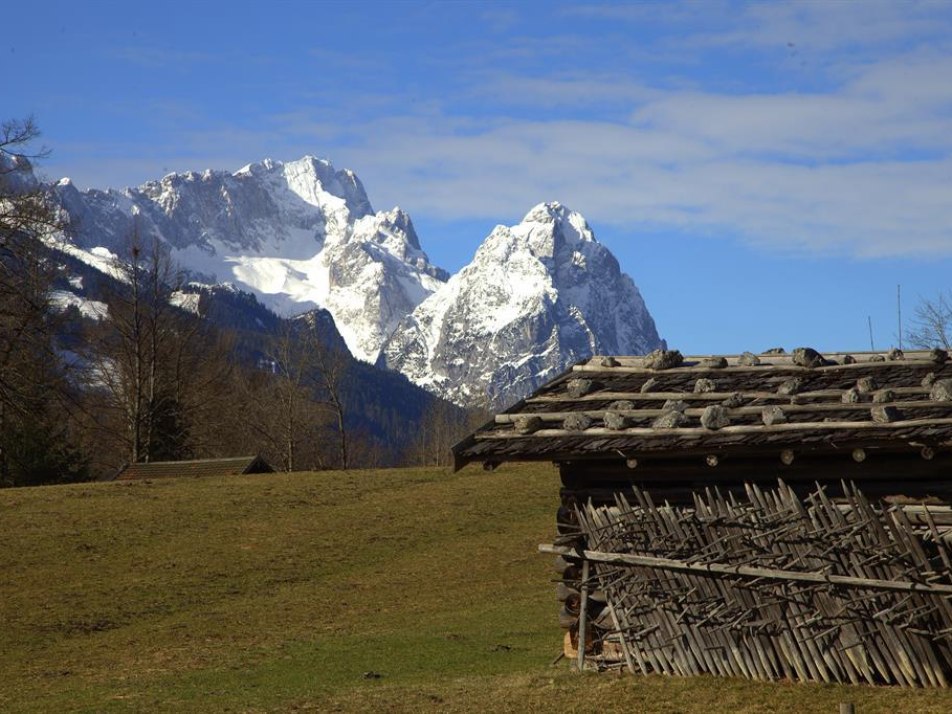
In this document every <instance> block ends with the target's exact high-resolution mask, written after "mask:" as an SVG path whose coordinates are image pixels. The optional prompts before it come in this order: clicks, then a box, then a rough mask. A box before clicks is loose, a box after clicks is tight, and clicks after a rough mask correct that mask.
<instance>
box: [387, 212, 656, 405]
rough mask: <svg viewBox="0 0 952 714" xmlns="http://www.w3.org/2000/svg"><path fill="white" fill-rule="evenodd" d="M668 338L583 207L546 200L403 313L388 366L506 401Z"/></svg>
mask: <svg viewBox="0 0 952 714" xmlns="http://www.w3.org/2000/svg"><path fill="white" fill-rule="evenodd" d="M661 344H662V342H661V340H660V338H659V337H658V333H657V331H656V329H655V325H654V321H653V320H652V319H651V316H650V314H649V313H648V310H647V308H646V307H645V304H644V301H643V300H642V298H641V295H640V293H639V292H638V288H637V287H636V286H635V284H634V282H633V281H632V280H631V278H630V277H628V276H627V275H625V274H624V273H622V272H621V270H620V269H619V267H618V261H617V260H616V259H615V257H614V256H613V255H612V254H611V252H610V251H609V250H608V249H607V248H606V247H605V246H603V245H601V244H600V243H598V242H597V241H596V240H595V236H594V234H593V233H592V231H591V228H589V226H588V223H587V222H586V221H585V218H584V217H582V215H581V214H579V213H576V212H574V211H572V210H570V209H569V208H567V207H565V206H563V205H562V204H560V203H557V202H549V203H541V204H539V205H537V206H535V207H534V208H533V209H532V210H530V211H529V212H528V213H527V214H526V217H525V218H524V219H523V221H522V222H521V223H519V224H517V225H515V226H510V227H507V226H497V227H496V228H495V229H494V230H493V232H492V233H491V234H490V235H489V236H488V237H487V238H486V240H485V241H484V242H483V244H482V245H481V246H480V247H479V249H478V250H477V251H476V255H475V256H474V258H473V261H472V262H471V263H470V264H469V265H467V266H466V267H465V268H463V269H462V270H461V271H460V272H459V273H457V274H456V275H454V276H453V277H452V278H450V280H449V281H448V282H447V283H446V284H445V285H443V286H442V287H441V288H440V289H439V290H437V291H436V292H435V293H433V294H432V295H431V296H430V297H429V298H427V299H426V300H425V301H423V302H422V303H420V305H419V306H418V307H417V308H416V309H415V310H414V311H413V313H412V314H411V315H410V316H409V317H407V318H405V319H404V320H403V321H402V322H401V323H400V324H399V325H398V326H397V329H396V330H395V332H394V334H393V336H392V337H391V338H390V340H389V341H388V342H387V344H386V345H384V349H383V354H382V358H381V359H382V360H383V362H384V363H385V364H386V366H388V367H391V368H392V369H396V370H398V371H400V372H403V373H404V374H405V375H407V377H408V378H409V379H410V380H411V381H413V382H416V383H417V384H419V385H420V386H423V387H425V388H427V389H430V390H431V391H434V392H436V393H437V394H440V395H441V396H443V397H445V398H447V399H449V400H451V401H454V402H456V403H457V404H460V405H465V406H477V405H478V406H488V407H490V408H493V409H497V408H502V407H505V406H507V405H508V404H509V403H511V402H513V401H515V400H517V399H519V398H520V397H522V396H525V395H526V394H528V393H529V392H530V391H532V389H534V388H535V387H537V386H538V385H539V384H541V383H542V382H544V381H546V380H547V379H550V378H552V377H554V376H556V375H557V374H559V373H560V372H562V371H564V370H565V369H566V367H568V365H570V364H573V363H574V362H577V361H579V360H581V359H584V358H587V357H590V356H591V355H593V354H643V353H645V352H649V351H651V350H652V349H655V348H657V347H659V346H660V345H661Z"/></svg>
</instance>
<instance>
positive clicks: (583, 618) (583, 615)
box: [578, 558, 589, 672]
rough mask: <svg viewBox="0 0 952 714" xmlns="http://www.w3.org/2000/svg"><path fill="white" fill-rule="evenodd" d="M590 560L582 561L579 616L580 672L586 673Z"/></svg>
mask: <svg viewBox="0 0 952 714" xmlns="http://www.w3.org/2000/svg"><path fill="white" fill-rule="evenodd" d="M588 567H589V565H588V559H587V558H586V559H585V560H583V561H582V603H581V610H580V611H579V614H578V671H579V672H584V671H585V628H586V627H588V612H587V610H588Z"/></svg>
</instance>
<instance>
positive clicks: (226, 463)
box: [115, 456, 274, 481]
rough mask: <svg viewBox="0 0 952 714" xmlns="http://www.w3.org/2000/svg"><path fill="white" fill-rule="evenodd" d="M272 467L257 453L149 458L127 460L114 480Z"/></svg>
mask: <svg viewBox="0 0 952 714" xmlns="http://www.w3.org/2000/svg"><path fill="white" fill-rule="evenodd" d="M273 471H274V469H273V468H271V466H270V465H269V464H268V462H267V461H265V460H264V459H263V458H261V457H260V456H236V457H232V458H227V459H197V460H194V461H152V462H149V463H138V464H127V465H126V466H124V467H123V468H122V469H120V470H119V473H117V474H116V477H115V480H117V481H129V480H132V479H144V478H171V477H178V476H185V477H189V476H238V475H240V474H263V473H271V472H273Z"/></svg>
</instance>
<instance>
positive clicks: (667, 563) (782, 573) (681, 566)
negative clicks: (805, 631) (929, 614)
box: [539, 544, 952, 596]
mask: <svg viewBox="0 0 952 714" xmlns="http://www.w3.org/2000/svg"><path fill="white" fill-rule="evenodd" d="M539 551H540V552H542V553H557V554H570V555H574V556H576V557H579V558H583V559H584V560H588V561H591V562H593V563H605V564H607V565H623V566H644V567H649V568H658V569H660V570H672V571H678V572H692V573H707V574H721V575H733V576H738V577H746V578H764V579H766V580H785V581H791V582H802V583H817V584H821V585H848V586H854V587H858V588H865V589H868V590H892V591H897V592H911V593H930V594H936V595H943V596H952V585H944V584H941V583H921V582H914V581H908V580H906V581H897V580H880V579H876V578H856V577H851V576H848V575H835V574H832V573H823V572H815V571H814V572H803V571H798V570H778V569H775V568H757V567H753V566H748V565H727V564H724V563H691V562H687V561H683V560H675V559H673V558H656V557H653V556H646V555H630V554H627V553H604V552H601V551H595V550H583V551H575V550H572V549H570V548H563V547H562V546H557V545H546V544H543V545H540V546H539Z"/></svg>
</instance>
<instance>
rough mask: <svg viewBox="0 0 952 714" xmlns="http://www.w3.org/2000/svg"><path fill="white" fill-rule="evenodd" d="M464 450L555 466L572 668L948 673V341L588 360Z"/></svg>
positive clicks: (855, 675)
mask: <svg viewBox="0 0 952 714" xmlns="http://www.w3.org/2000/svg"><path fill="white" fill-rule="evenodd" d="M453 453H454V458H455V465H456V468H461V467H462V466H463V465H465V464H467V463H470V462H474V461H476V462H482V463H483V464H484V466H486V467H487V468H494V467H495V466H496V465H497V464H499V463H500V462H502V461H507V460H513V461H525V460H545V461H553V462H555V463H556V464H558V466H559V471H560V474H561V481H562V489H561V502H562V505H561V508H560V509H559V512H558V514H557V519H556V520H557V523H556V525H557V537H556V538H555V540H554V542H553V543H552V544H547V545H542V546H540V549H541V550H543V551H544V552H549V553H554V554H556V556H557V557H556V565H557V569H558V572H559V575H560V577H559V580H558V586H557V593H558V598H559V600H560V601H561V603H562V604H561V614H560V622H561V624H562V625H563V627H564V628H565V629H566V630H567V632H566V635H565V645H564V646H565V650H566V652H567V653H569V654H571V655H573V656H577V658H578V663H579V665H580V666H597V667H624V668H627V669H628V670H630V671H631V672H642V673H647V672H664V673H669V674H685V675H687V674H698V673H702V672H706V673H711V674H720V675H731V676H746V677H750V678H754V679H760V680H774V679H780V678H791V679H802V680H816V681H837V682H854V683H859V682H870V683H898V684H903V685H908V686H943V687H944V686H948V683H949V681H950V680H952V605H950V601H952V508H950V507H949V503H950V501H952V478H950V477H952V468H950V467H952V363H950V362H949V356H948V354H947V353H946V352H944V351H942V350H932V351H924V352H907V353H905V354H903V353H902V352H900V351H898V350H893V351H891V352H889V353H888V354H872V353H864V354H852V355H849V354H835V355H830V354H827V355H821V354H819V353H817V352H816V351H815V350H812V349H809V348H800V349H797V350H795V351H794V352H793V353H792V354H785V353H783V352H782V350H774V351H770V352H768V353H763V354H759V355H754V354H751V353H744V354H742V355H736V356H729V357H687V358H684V357H682V356H681V354H680V353H678V352H677V351H658V352H655V353H652V354H651V355H648V356H646V357H593V358H592V359H589V360H587V361H585V362H583V363H581V364H578V365H576V366H575V367H573V368H572V369H571V370H570V371H568V372H567V373H565V374H563V375H562V376H560V377H558V378H557V379H555V380H553V381H552V382H550V383H549V384H546V385H545V386H543V387H542V388H540V389H539V390H538V391H536V392H535V393H534V394H532V395H531V396H530V397H528V398H526V399H524V400H522V401H520V402H519V403H518V404H516V405H515V406H513V407H512V408H511V409H509V410H507V411H506V412H504V413H502V414H499V415H498V416H496V417H495V419H494V420H493V421H491V422H490V423H488V424H486V425H485V426H483V427H482V428H480V429H479V430H477V431H476V432H475V433H474V434H472V435H471V436H469V437H468V438H466V439H465V440H463V441H462V442H460V443H459V444H457V445H456V446H455V447H454V449H453Z"/></svg>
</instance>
